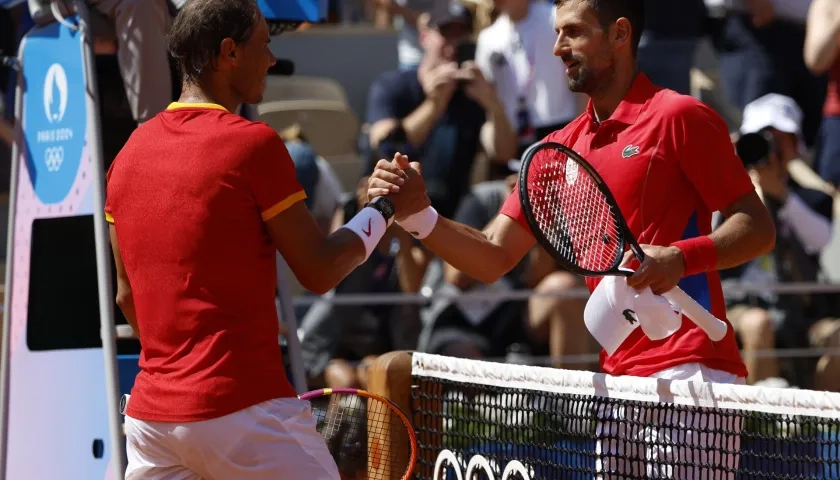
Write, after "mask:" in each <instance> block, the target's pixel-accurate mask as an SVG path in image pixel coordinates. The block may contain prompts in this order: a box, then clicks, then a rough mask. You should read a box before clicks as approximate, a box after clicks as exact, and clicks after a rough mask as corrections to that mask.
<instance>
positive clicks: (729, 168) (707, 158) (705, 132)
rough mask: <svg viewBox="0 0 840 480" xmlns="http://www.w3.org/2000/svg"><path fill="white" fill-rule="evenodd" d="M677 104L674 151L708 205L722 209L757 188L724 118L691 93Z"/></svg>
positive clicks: (681, 166)
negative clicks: (737, 153) (736, 148)
mask: <svg viewBox="0 0 840 480" xmlns="http://www.w3.org/2000/svg"><path fill="white" fill-rule="evenodd" d="M675 107H676V111H674V112H672V113H673V115H672V116H671V118H673V119H674V126H673V132H672V135H673V141H674V143H675V144H674V152H675V154H676V155H677V158H679V162H680V168H681V169H682V171H683V173H685V176H686V178H688V180H689V182H691V183H692V185H694V188H695V189H696V190H697V193H699V194H700V198H701V199H702V200H703V203H704V204H705V205H706V208H708V209H709V211H710V212H716V211H719V210H722V209H724V208H726V207H727V206H729V205H730V204H731V203H732V202H734V201H736V200H738V199H739V198H741V197H743V196H744V195H746V194H747V193H749V192H751V191H753V190H755V187H754V186H753V184H752V181H751V180H750V177H749V174H748V173H747V171H746V169H745V168H744V164H743V163H742V162H741V159H740V158H738V156H737V155H736V154H735V147H734V145H733V144H732V140H731V139H730V137H729V130H728V129H727V127H726V124H725V123H724V121H723V119H722V118H720V116H719V115H718V114H717V113H715V112H714V111H713V110H712V109H711V108H709V107H708V106H706V105H705V104H703V103H701V102H699V101H697V100H695V99H693V98H691V97H681V98H680V100H679V101H678V103H677V105H675Z"/></svg>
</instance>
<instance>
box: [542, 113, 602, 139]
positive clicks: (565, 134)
mask: <svg viewBox="0 0 840 480" xmlns="http://www.w3.org/2000/svg"><path fill="white" fill-rule="evenodd" d="M590 121H591V119H590V118H589V113H587V112H583V113H581V114H580V115H578V116H577V117H576V118H575V119H574V120H572V121H571V122H569V123H567V124H566V126H564V127H563V128H561V129H560V130H555V131H553V132H551V133H549V134H548V135H547V136H546V137H545V138H544V139H543V142H557V143H562V144H564V145H565V144H568V143H570V142H573V141H574V140H575V139H577V136H578V135H580V132H581V131H582V129H583V128H584V127H585V126H586V125H587V123H589V122H590Z"/></svg>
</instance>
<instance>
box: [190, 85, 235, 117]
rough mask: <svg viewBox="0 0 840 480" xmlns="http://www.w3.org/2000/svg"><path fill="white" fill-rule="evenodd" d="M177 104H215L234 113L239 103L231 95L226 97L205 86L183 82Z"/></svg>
mask: <svg viewBox="0 0 840 480" xmlns="http://www.w3.org/2000/svg"><path fill="white" fill-rule="evenodd" d="M178 102H179V103H215V104H216V105H221V106H223V107H225V109H227V111H228V112H235V111H236V109H237V108H239V104H240V103H241V102H239V101H238V100H236V99H235V98H233V96H232V95H226V94H223V93H221V92H219V91H218V89H214V88H209V87H208V86H206V85H198V84H195V83H189V82H185V83H184V85H183V87H182V88H181V96H180V97H179V98H178Z"/></svg>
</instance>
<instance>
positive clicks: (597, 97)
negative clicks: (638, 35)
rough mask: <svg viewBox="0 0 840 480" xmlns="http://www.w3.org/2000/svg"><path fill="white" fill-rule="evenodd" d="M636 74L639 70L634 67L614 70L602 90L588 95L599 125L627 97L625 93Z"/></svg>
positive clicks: (631, 84)
mask: <svg viewBox="0 0 840 480" xmlns="http://www.w3.org/2000/svg"><path fill="white" fill-rule="evenodd" d="M638 73H639V70H638V68H636V67H635V65H634V66H633V68H616V71H615V76H614V77H613V79H612V81H611V82H610V83H609V84H608V85H607V86H606V87H605V88H604V89H603V90H601V91H597V92H594V93H593V94H592V95H590V97H591V98H592V107H593V108H594V110H595V116H596V117H597V120H598V122H599V123H600V122H603V121H604V120H607V119H608V118H610V117H611V116H612V114H613V112H615V109H616V108H618V105H619V104H620V103H621V101H622V100H624V97H626V96H627V92H629V91H630V87H632V86H633V82H634V81H635V80H636V75H638Z"/></svg>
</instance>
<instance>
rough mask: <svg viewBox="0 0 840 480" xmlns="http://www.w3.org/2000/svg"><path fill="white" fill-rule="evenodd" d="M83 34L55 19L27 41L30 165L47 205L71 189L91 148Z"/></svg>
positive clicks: (26, 112) (25, 124)
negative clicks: (88, 146) (87, 133)
mask: <svg viewBox="0 0 840 480" xmlns="http://www.w3.org/2000/svg"><path fill="white" fill-rule="evenodd" d="M78 36H79V32H78V31H72V30H70V29H69V28H66V27H64V26H62V25H61V24H59V23H52V24H50V25H48V26H45V27H43V28H40V29H36V30H33V31H32V32H31V33H30V34H29V36H28V37H27V41H26V44H25V48H26V52H25V55H26V57H25V58H26V63H25V68H24V69H23V78H24V82H25V85H26V94H25V95H24V101H23V108H24V111H23V131H24V137H25V145H26V149H27V152H26V158H27V159H28V161H27V162H26V167H27V170H28V171H29V175H30V178H31V179H32V185H33V188H34V189H35V195H36V196H37V197H38V199H39V200H40V201H41V202H42V203H44V204H46V205H49V204H55V203H59V202H61V201H62V200H64V198H65V197H67V194H68V193H70V187H72V185H73V183H74V182H75V180H76V173H77V172H78V170H79V163H80V161H81V158H82V150H83V149H84V147H85V129H86V128H87V107H86V105H85V100H86V98H87V97H86V95H85V76H84V72H83V70H82V68H83V67H82V65H83V63H84V62H83V58H82V49H81V48H80V42H79V40H78V38H77V37H78Z"/></svg>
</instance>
